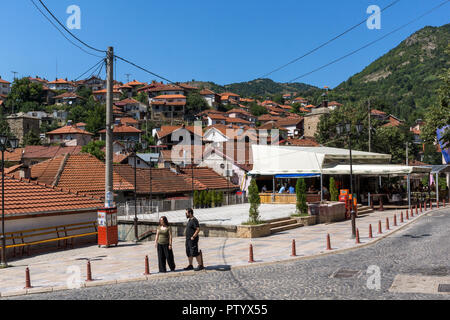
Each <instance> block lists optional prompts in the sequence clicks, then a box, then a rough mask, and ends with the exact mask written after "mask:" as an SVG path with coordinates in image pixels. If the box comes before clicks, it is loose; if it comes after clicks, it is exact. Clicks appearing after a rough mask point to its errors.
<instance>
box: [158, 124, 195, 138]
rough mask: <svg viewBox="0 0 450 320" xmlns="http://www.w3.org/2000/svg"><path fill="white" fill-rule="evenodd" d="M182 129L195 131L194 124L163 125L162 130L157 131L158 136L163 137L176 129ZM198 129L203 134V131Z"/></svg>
mask: <svg viewBox="0 0 450 320" xmlns="http://www.w3.org/2000/svg"><path fill="white" fill-rule="evenodd" d="M180 129H186V130H188V131H189V132H191V133H194V126H161V128H160V130H158V131H156V136H157V137H158V139H162V138H164V137H166V136H168V135H169V134H172V133H173V132H174V131H176V130H180ZM197 131H199V132H198V133H199V134H201V135H203V131H201V130H198V129H197ZM200 131H201V132H200Z"/></svg>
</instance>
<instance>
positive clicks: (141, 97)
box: [136, 92, 148, 106]
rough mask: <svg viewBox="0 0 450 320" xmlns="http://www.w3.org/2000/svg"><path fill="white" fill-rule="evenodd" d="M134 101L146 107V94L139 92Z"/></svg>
mask: <svg viewBox="0 0 450 320" xmlns="http://www.w3.org/2000/svg"><path fill="white" fill-rule="evenodd" d="M136 100H137V101H139V102H141V103H143V104H145V105H146V106H148V94H147V92H139V93H138V94H137V97H136Z"/></svg>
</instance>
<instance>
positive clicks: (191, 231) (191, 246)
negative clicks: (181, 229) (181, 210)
mask: <svg viewBox="0 0 450 320" xmlns="http://www.w3.org/2000/svg"><path fill="white" fill-rule="evenodd" d="M186 218H187V219H189V220H188V223H187V225H186V255H187V257H188V260H189V265H188V266H187V267H186V268H184V270H193V269H194V266H193V265H192V261H193V260H194V257H195V258H196V259H197V263H198V267H197V268H196V269H195V271H200V270H203V269H205V267H203V261H202V257H201V255H200V253H199V252H198V234H199V232H200V224H199V223H198V220H197V219H196V218H195V217H194V210H192V208H189V209H186Z"/></svg>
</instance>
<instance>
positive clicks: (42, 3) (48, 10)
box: [38, 0, 106, 53]
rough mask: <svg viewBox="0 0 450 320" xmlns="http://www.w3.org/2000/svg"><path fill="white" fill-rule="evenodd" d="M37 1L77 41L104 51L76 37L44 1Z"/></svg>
mask: <svg viewBox="0 0 450 320" xmlns="http://www.w3.org/2000/svg"><path fill="white" fill-rule="evenodd" d="M38 1H39V2H40V3H41V5H42V6H43V7H44V8H45V10H47V12H48V13H49V14H50V15H51V16H52V17H53V19H55V21H56V22H57V23H58V24H59V25H60V26H61V27H63V28H64V30H66V32H67V33H69V34H70V35H71V36H72V37H73V38H74V39H76V40H77V41H78V42H80V43H81V44H83V45H84V46H86V47H88V48H89V49H91V50H94V51H97V52H101V53H106V51H105V50H100V49H97V48H94V47H92V46H90V45H88V44H87V43H86V42H84V41H82V40H81V39H80V38H78V37H77V36H75V35H74V34H73V33H72V32H70V30H69V29H67V28H66V26H65V25H64V24H63V23H61V21H59V20H58V18H56V17H55V15H54V14H53V13H52V12H51V11H50V9H49V8H47V6H46V5H45V3H44V2H43V1H42V0H38Z"/></svg>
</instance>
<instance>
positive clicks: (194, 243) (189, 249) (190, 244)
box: [186, 237, 200, 257]
mask: <svg viewBox="0 0 450 320" xmlns="http://www.w3.org/2000/svg"><path fill="white" fill-rule="evenodd" d="M199 254H200V253H199V252H198V237H196V238H195V240H191V239H186V255H187V256H188V257H198V256H199Z"/></svg>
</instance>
